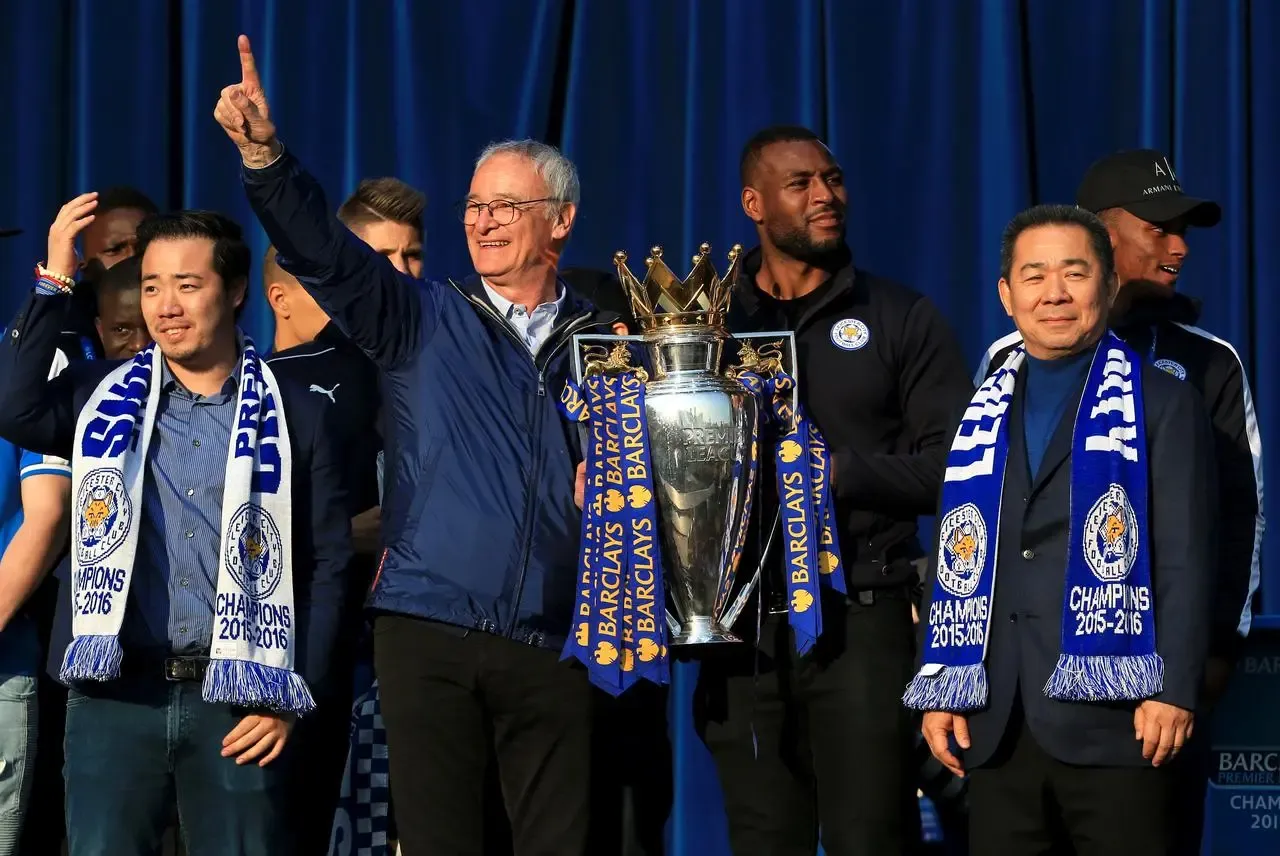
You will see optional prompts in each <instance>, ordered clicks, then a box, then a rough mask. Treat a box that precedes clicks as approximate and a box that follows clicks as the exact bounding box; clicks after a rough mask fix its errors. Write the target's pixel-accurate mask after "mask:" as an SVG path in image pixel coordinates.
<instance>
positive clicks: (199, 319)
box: [142, 238, 245, 364]
mask: <svg viewBox="0 0 1280 856" xmlns="http://www.w3.org/2000/svg"><path fill="white" fill-rule="evenodd" d="M244 290H245V283H243V282H239V283H234V284H232V285H231V286H228V285H227V284H226V283H224V282H223V281H222V277H221V276H219V275H218V273H217V271H215V270H214V269H213V241H212V240H210V239H208V238H175V239H168V240H158V241H152V242H151V243H150V244H149V245H148V246H147V251H146V253H145V254H143V257H142V317H143V318H144V319H145V320H146V322H147V329H148V330H149V331H150V333H151V337H152V338H153V339H155V341H156V344H157V345H158V346H159V347H160V351H161V352H162V353H163V354H164V355H165V357H167V358H168V359H169V360H171V361H173V362H175V363H178V364H183V363H188V362H198V361H200V360H201V358H202V357H203V356H204V355H205V354H207V353H208V352H209V351H210V350H211V349H214V348H222V347H225V346H226V344H227V343H228V342H234V341H235V335H236V333H235V328H236V321H235V310H236V307H237V306H239V305H240V303H241V302H242V301H243V300H244Z"/></svg>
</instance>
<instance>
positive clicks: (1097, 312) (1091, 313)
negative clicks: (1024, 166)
mask: <svg viewBox="0 0 1280 856" xmlns="http://www.w3.org/2000/svg"><path fill="white" fill-rule="evenodd" d="M1114 299H1115V280H1114V278H1113V279H1112V281H1111V282H1105V281H1104V279H1103V274H1102V267H1101V264H1100V263H1099V261H1098V258H1097V256H1096V255H1095V254H1094V252H1093V247H1092V246H1091V245H1090V243H1089V233H1088V232H1087V231H1086V230H1085V229H1084V227H1082V226H1076V225H1051V226H1033V227H1032V228H1030V229H1027V230H1026V231H1024V232H1023V233H1022V234H1021V235H1019V236H1018V239H1017V241H1015V242H1014V246H1013V264H1012V265H1011V267H1010V272H1009V278H1008V279H1007V280H1006V279H1001V280H1000V302H1001V303H1003V304H1004V308H1005V311H1006V312H1008V313H1009V315H1010V317H1012V318H1013V323H1014V325H1016V326H1017V328H1018V332H1019V333H1021V334H1022V340H1023V342H1024V343H1025V345H1026V348H1027V353H1028V354H1030V355H1031V356H1033V357H1036V358H1037V359H1042V360H1051V359H1056V358H1059V357H1066V356H1070V355H1072V354H1076V353H1079V352H1080V351H1083V350H1084V349H1085V348H1087V347H1089V346H1091V345H1093V344H1094V343H1095V342H1097V341H1098V339H1100V338H1101V337H1102V334H1103V332H1104V331H1105V330H1106V326H1107V312H1108V310H1109V309H1110V308H1111V302H1112V301H1113V300H1114Z"/></svg>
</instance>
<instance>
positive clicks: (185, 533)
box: [183, 529, 1026, 556]
mask: <svg viewBox="0 0 1280 856" xmlns="http://www.w3.org/2000/svg"><path fill="white" fill-rule="evenodd" d="M183 534H184V535H186V536H187V537H188V538H194V537H196V533H194V532H192V531H191V530H190V529H188V530H187V531H186V532H184V533H183ZM1022 555H1024V556H1025V555H1026V553H1023V554H1022Z"/></svg>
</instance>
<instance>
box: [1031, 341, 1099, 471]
mask: <svg viewBox="0 0 1280 856" xmlns="http://www.w3.org/2000/svg"><path fill="white" fill-rule="evenodd" d="M1093 352H1094V349H1093V348H1089V349H1087V350H1085V351H1083V352H1081V353H1079V354H1074V355H1072V356H1070V357H1063V358H1061V359H1056V360H1040V359H1036V358H1035V357H1033V356H1031V355H1030V354H1027V362H1026V370H1027V386H1026V389H1025V390H1024V391H1023V396H1022V425H1023V429H1024V431H1025V433H1026V441H1027V464H1028V465H1029V466H1030V467H1031V478H1033V479H1034V478H1035V477H1036V472H1037V471H1039V469H1040V461H1041V460H1042V459H1043V458H1044V453H1045V450H1046V449H1048V448H1049V440H1050V439H1051V438H1052V437H1053V432H1054V431H1056V430H1057V428H1058V423H1060V422H1061V421H1062V417H1063V416H1064V415H1065V414H1066V412H1067V410H1068V405H1069V404H1070V403H1071V402H1072V401H1075V402H1076V404H1079V396H1078V395H1077V396H1075V397H1074V398H1073V396H1072V393H1073V392H1076V391H1078V390H1079V389H1080V387H1081V386H1083V385H1084V381H1085V378H1086V377H1087V376H1088V374H1089V365H1090V360H1091V358H1092V357H1093ZM1075 415H1076V414H1075V410H1074V409H1072V410H1071V418H1072V419H1074V418H1075Z"/></svg>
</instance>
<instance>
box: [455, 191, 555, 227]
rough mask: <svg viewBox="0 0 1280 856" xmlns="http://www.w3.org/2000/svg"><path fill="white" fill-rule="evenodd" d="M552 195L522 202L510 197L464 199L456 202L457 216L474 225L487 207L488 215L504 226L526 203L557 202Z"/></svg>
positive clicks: (513, 218)
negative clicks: (480, 200)
mask: <svg viewBox="0 0 1280 856" xmlns="http://www.w3.org/2000/svg"><path fill="white" fill-rule="evenodd" d="M559 201H560V200H559V199H556V198H555V197H554V196H544V197H542V198H541V199H526V200H524V201H523V202H519V201H512V200H510V199H495V200H493V201H492V202H471V201H470V200H467V199H464V200H462V201H461V202H459V203H458V218H459V219H460V220H462V222H463V223H465V224H466V225H468V226H474V225H475V224H476V223H478V222H480V212H481V211H482V210H483V209H485V208H488V209H489V216H490V217H492V218H493V219H494V220H495V221H496V222H497V223H498V224H499V225H502V226H506V225H508V224H510V223H511V222H512V221H513V220H515V219H516V211H518V210H520V209H522V208H523V207H524V206H526V205H536V204H537V203H539V202H559Z"/></svg>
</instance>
